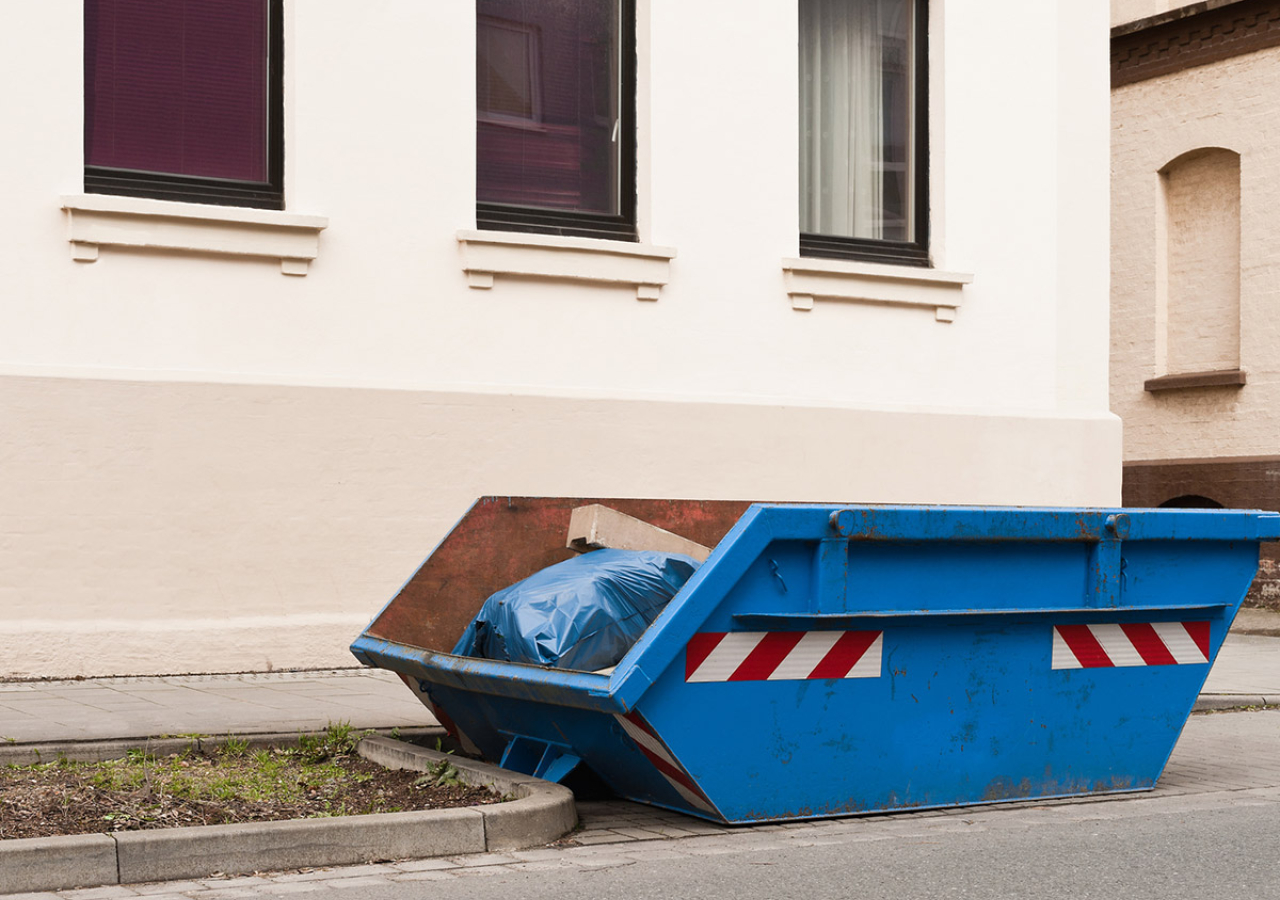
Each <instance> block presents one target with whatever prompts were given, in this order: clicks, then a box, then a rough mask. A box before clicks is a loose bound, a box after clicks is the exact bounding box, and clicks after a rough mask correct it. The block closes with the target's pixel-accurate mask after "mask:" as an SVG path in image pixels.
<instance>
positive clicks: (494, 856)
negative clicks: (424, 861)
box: [449, 853, 520, 868]
mask: <svg viewBox="0 0 1280 900" xmlns="http://www.w3.org/2000/svg"><path fill="white" fill-rule="evenodd" d="M449 859H450V860H451V861H453V862H454V863H456V864H457V865H458V866H459V867H467V868H479V867H482V866H505V865H506V864H507V863H513V862H520V860H518V859H516V858H515V857H514V856H508V855H506V854H505V853H469V854H467V855H466V856H451V857H449Z"/></svg>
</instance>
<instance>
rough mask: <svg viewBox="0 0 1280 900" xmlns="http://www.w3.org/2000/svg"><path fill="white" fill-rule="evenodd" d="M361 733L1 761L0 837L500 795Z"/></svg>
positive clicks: (428, 804)
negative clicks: (369, 755)
mask: <svg viewBox="0 0 1280 900" xmlns="http://www.w3.org/2000/svg"><path fill="white" fill-rule="evenodd" d="M361 737H362V735H361V734H358V733H354V732H352V731H351V729H350V728H348V727H346V726H341V725H340V726H331V727H330V729H329V731H328V732H327V733H326V734H323V735H319V736H312V737H304V738H301V739H300V741H299V743H297V744H293V745H288V746H280V747H267V748H251V747H250V746H249V744H248V742H247V741H244V740H237V739H235V738H229V739H227V740H226V741H225V742H224V743H222V744H221V745H218V746H215V747H213V748H205V747H204V745H205V744H206V743H207V742H203V741H202V742H197V741H195V740H193V741H192V744H191V746H190V747H189V748H188V749H187V750H186V751H184V752H182V753H174V754H170V755H168V756H164V757H156V756H153V755H150V754H148V753H146V752H145V751H142V750H135V751H132V752H130V754H129V755H128V756H126V757H124V758H123V759H117V760H110V761H108V762H99V763H78V762H70V761H67V760H58V761H56V762H50V763H45V764H42V765H35V766H7V767H0V839H6V838H28V837H50V836H55V835H65V834H99V833H103V832H112V831H139V830H143V829H150V828H176V827H182V826H188V825H225V824H230V823H239V822H269V821H276V820H280V819H306V818H318V817H326V816H350V815H364V814H367V813H384V812H405V811H408V810H423V809H445V808H450V807H459V806H476V805H481V804H489V803H500V802H502V800H503V798H502V797H500V796H498V795H497V794H495V793H494V792H493V791H490V790H489V789H487V788H483V787H474V786H471V785H466V784H463V783H462V782H461V781H460V780H459V778H458V772H457V770H456V769H455V768H454V767H453V765H452V764H451V763H450V762H449V761H448V760H444V761H442V762H440V763H438V764H436V765H435V766H433V767H432V768H431V770H430V771H428V772H425V773H424V772H408V771H393V770H390V769H384V768H383V767H382V766H379V765H377V764H376V763H372V762H369V761H368V760H366V759H364V758H363V757H361V756H359V755H358V754H357V753H356V752H355V748H356V745H357V744H358V743H359V740H360V738H361Z"/></svg>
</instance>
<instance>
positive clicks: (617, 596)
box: [453, 550, 698, 672]
mask: <svg viewBox="0 0 1280 900" xmlns="http://www.w3.org/2000/svg"><path fill="white" fill-rule="evenodd" d="M697 569H698V563H697V561H696V560H694V559H693V558H692V557H688V556H682V555H680V554H675V553H656V552H652V551H639V550H595V551H593V552H591V553H584V554H583V555H581V556H577V557H574V558H573V559H568V560H565V561H564V562H562V563H556V564H555V565H554V566H548V567H547V568H545V569H543V570H542V571H541V572H536V573H534V574H533V575H530V576H529V577H528V578H526V579H525V580H524V581H520V582H517V583H516V584H513V585H512V586H511V587H508V588H503V589H502V590H500V591H498V592H497V593H495V594H494V595H493V596H491V597H490V598H489V599H488V600H486V601H485V602H484V606H482V607H480V612H479V613H478V614H477V615H476V617H475V618H474V619H473V620H472V621H471V624H470V625H468V626H467V630H466V631H464V632H463V633H462V638H461V639H460V640H459V641H458V644H457V646H455V647H454V648H453V652H454V653H455V654H457V655H459V656H478V657H482V658H484V659H498V660H506V661H509V662H520V663H531V664H533V665H538V666H551V667H553V668H558V669H575V670H577V671H585V672H594V671H596V670H598V669H605V668H608V667H609V666H614V665H617V664H618V662H619V660H621V659H622V657H623V656H625V655H626V653H627V651H628V650H630V649H631V645H632V644H634V643H635V642H636V641H637V640H638V639H639V637H640V635H642V634H643V633H644V630H645V629H646V628H648V627H649V625H650V624H651V623H652V622H653V620H654V619H656V618H657V617H658V614H659V613H660V612H662V609H663V607H665V606H666V605H667V602H668V601H669V600H670V599H671V598H672V597H674V596H675V595H676V592H677V591H679V590H680V588H681V587H683V586H684V583H685V582H686V581H688V580H689V577H690V576H691V575H693V573H694V572H695V571H697Z"/></svg>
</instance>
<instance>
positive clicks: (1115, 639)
mask: <svg viewBox="0 0 1280 900" xmlns="http://www.w3.org/2000/svg"><path fill="white" fill-rule="evenodd" d="M1208 661H1209V623H1208V622H1150V623H1148V622H1132V623H1127V624H1124V625H1057V626H1055V627H1054V629H1053V667H1054V668H1055V669H1099V668H1106V667H1110V666H1173V665H1188V664H1193V663H1207V662H1208Z"/></svg>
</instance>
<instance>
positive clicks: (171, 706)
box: [0, 669, 436, 744]
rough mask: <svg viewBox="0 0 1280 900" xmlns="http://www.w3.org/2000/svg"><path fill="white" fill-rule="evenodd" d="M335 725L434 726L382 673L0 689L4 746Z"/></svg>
mask: <svg viewBox="0 0 1280 900" xmlns="http://www.w3.org/2000/svg"><path fill="white" fill-rule="evenodd" d="M331 722H349V723H350V724H351V725H352V726H353V727H355V728H359V729H365V728H383V729H385V728H421V727H427V726H434V725H436V721H435V719H433V718H432V716H431V713H430V712H429V711H428V710H427V708H426V707H425V706H423V705H422V704H421V703H420V702H419V701H418V700H417V699H416V698H415V697H414V696H413V694H412V693H411V692H410V691H409V689H408V688H406V687H405V685H404V682H402V681H401V680H400V678H399V677H398V676H396V675H394V674H393V673H391V672H385V671H382V670H380V669H337V670H330V671H312V672H264V673H255V674H241V675H182V676H178V675H172V676H170V675H165V676H154V677H129V678H92V679H85V680H83V681H27V682H0V740H3V741H5V742H7V743H10V744H12V743H19V744H54V743H63V742H67V741H103V740H115V739H134V738H148V737H159V736H161V735H184V734H204V735H211V736H218V735H225V734H268V733H283V734H293V733H298V732H313V731H323V730H324V728H325V727H326V726H327V725H328V724H329V723H331Z"/></svg>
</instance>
